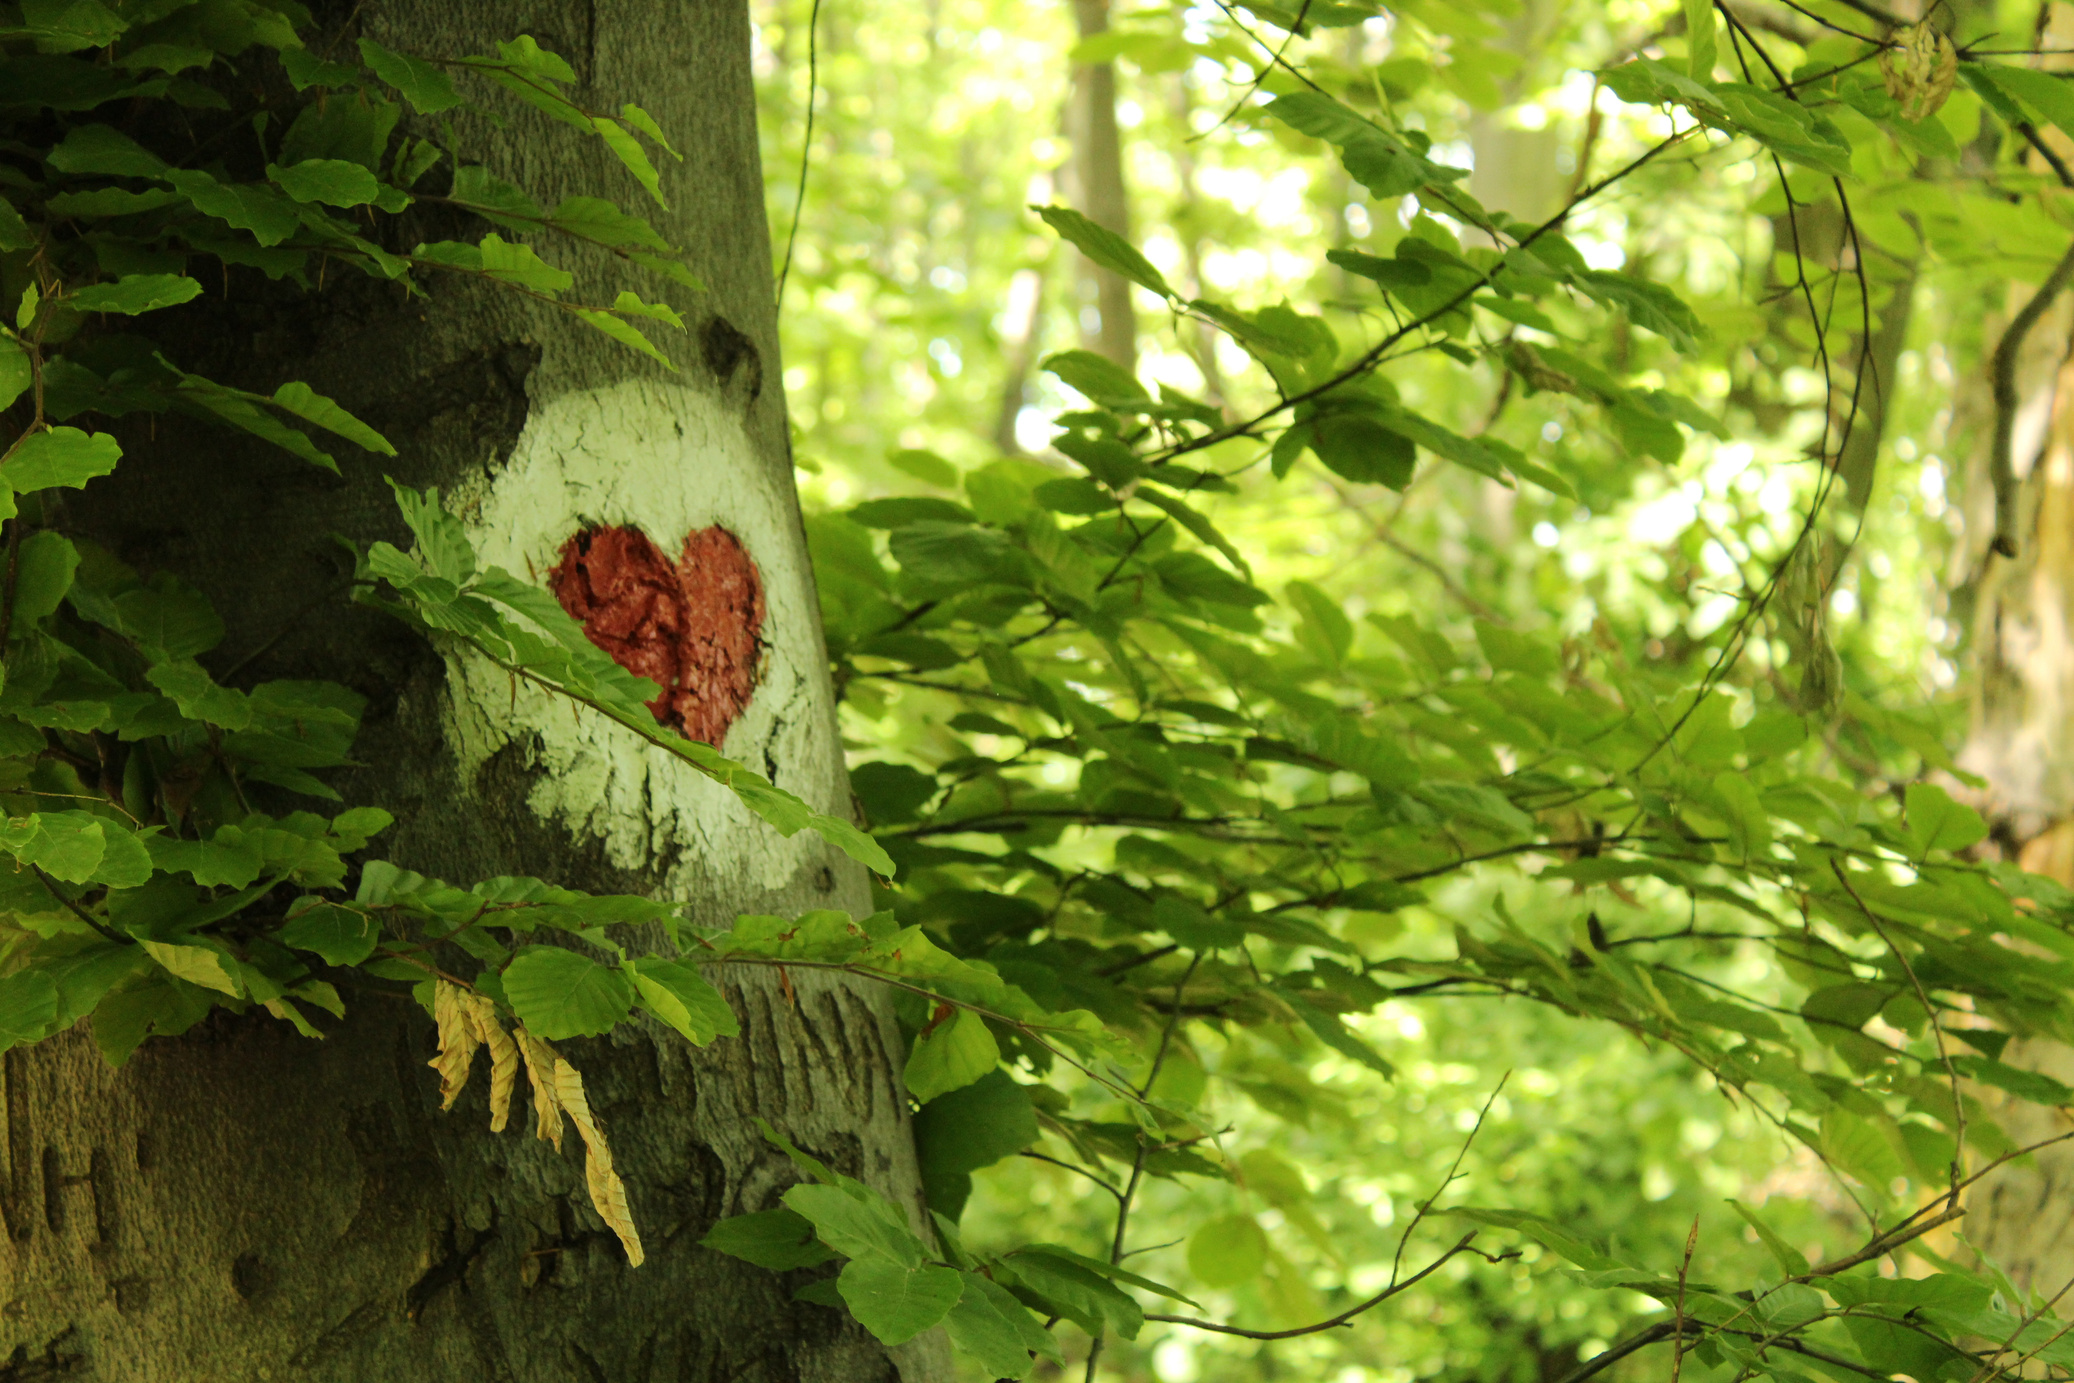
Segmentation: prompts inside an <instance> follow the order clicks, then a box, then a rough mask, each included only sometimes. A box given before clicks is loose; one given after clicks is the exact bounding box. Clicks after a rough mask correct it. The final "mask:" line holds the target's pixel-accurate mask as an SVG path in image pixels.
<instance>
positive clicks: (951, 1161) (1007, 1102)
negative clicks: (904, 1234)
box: [914, 1067, 1039, 1220]
mask: <svg viewBox="0 0 2074 1383" xmlns="http://www.w3.org/2000/svg"><path fill="white" fill-rule="evenodd" d="M1038 1132H1039V1130H1038V1127H1037V1111H1036V1108H1035V1106H1033V1105H1032V1104H1031V1102H1030V1092H1029V1089H1028V1088H1027V1087H1025V1086H1023V1085H1022V1084H1020V1083H1018V1082H1017V1081H1016V1080H1014V1079H1013V1078H1012V1077H1010V1076H1009V1074H1008V1073H1007V1072H1006V1071H1003V1070H1001V1069H1000V1068H999V1067H996V1068H995V1069H993V1070H991V1071H989V1072H987V1073H986V1074H985V1075H983V1076H981V1077H980V1078H979V1079H978V1080H976V1081H974V1082H973V1083H972V1084H970V1085H967V1086H964V1087H962V1088H960V1089H957V1090H953V1091H950V1092H948V1093H947V1094H943V1095H939V1096H937V1097H936V1098H935V1099H933V1100H931V1101H929V1103H927V1104H925V1105H923V1106H922V1108H921V1110H920V1111H919V1112H917V1113H916V1115H915V1117H914V1133H915V1157H916V1161H917V1162H918V1163H919V1164H920V1167H921V1172H922V1191H923V1194H924V1195H925V1196H927V1198H928V1201H929V1207H930V1209H932V1210H935V1211H936V1212H937V1213H939V1214H941V1215H945V1216H948V1217H949V1218H950V1219H952V1220H956V1219H957V1218H958V1216H959V1215H960V1214H961V1213H962V1212H963V1211H964V1208H965V1199H966V1197H967V1196H968V1195H969V1194H970V1193H971V1190H972V1177H971V1174H972V1173H973V1172H975V1171H977V1170H979V1169H980V1168H981V1167H990V1166H992V1165H993V1164H994V1163H996V1162H999V1161H1001V1160H1002V1159H1003V1158H1005V1157H1013V1156H1014V1155H1015V1154H1016V1153H1019V1152H1021V1151H1022V1150H1023V1149H1024V1148H1027V1147H1029V1146H1030V1145H1031V1144H1032V1143H1034V1142H1036V1141H1037V1138H1038Z"/></svg>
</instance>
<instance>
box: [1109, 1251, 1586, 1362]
mask: <svg viewBox="0 0 2074 1383" xmlns="http://www.w3.org/2000/svg"><path fill="white" fill-rule="evenodd" d="M1474 1238H1476V1232H1475V1231H1474V1230H1471V1231H1470V1232H1469V1233H1467V1234H1465V1235H1463V1236H1462V1237H1461V1239H1460V1240H1458V1241H1457V1242H1456V1243H1455V1245H1454V1247H1452V1248H1450V1249H1449V1250H1448V1251H1447V1252H1446V1253H1443V1254H1441V1255H1440V1257H1438V1258H1436V1259H1434V1260H1433V1261H1432V1262H1431V1263H1428V1264H1427V1265H1426V1266H1425V1267H1423V1268H1421V1269H1419V1270H1418V1271H1417V1272H1415V1273H1413V1274H1412V1275H1411V1276H1410V1277H1407V1278H1406V1279H1404V1281H1402V1282H1397V1283H1392V1284H1391V1285H1390V1286H1388V1287H1385V1288H1383V1290H1382V1291H1380V1292H1377V1293H1376V1294H1375V1295H1374V1296H1372V1297H1370V1298H1369V1299H1368V1300H1366V1301H1364V1302H1362V1303H1361V1304H1360V1305H1358V1306H1355V1307H1352V1308H1350V1309H1348V1310H1345V1311H1342V1312H1340V1313H1339V1314H1338V1315H1337V1316H1334V1317H1332V1318H1331V1319H1330V1320H1323V1321H1319V1322H1318V1323H1317V1324H1315V1325H1299V1326H1293V1327H1291V1328H1290V1329H1288V1330H1245V1329H1242V1328H1241V1327H1239V1326H1236V1325H1224V1324H1222V1323H1221V1322H1218V1321H1206V1320H1203V1319H1201V1318H1200V1317H1197V1316H1165V1315H1158V1314H1154V1313H1151V1312H1147V1313H1146V1316H1145V1319H1146V1320H1148V1321H1160V1322H1163V1323H1165V1324H1167V1325H1186V1326H1191V1327H1193V1328H1194V1329H1196V1330H1210V1331H1215V1332H1216V1333H1217V1334H1219V1335H1236V1336H1238V1337H1239V1338H1240V1339H1243V1340H1293V1339H1295V1338H1296V1337H1297V1336H1299V1335H1315V1334H1317V1333H1318V1332H1319V1331H1321V1330H1332V1329H1335V1328H1337V1327H1339V1326H1342V1325H1345V1324H1347V1322H1349V1321H1351V1320H1353V1319H1354V1317H1356V1316H1358V1315H1360V1314H1361V1313H1362V1312H1364V1311H1369V1310H1373V1309H1374V1308H1375V1307H1378V1306H1380V1305H1382V1304H1383V1303H1384V1302H1386V1301H1388V1300H1389V1299H1390V1298H1391V1297H1394V1296H1396V1295H1398V1294H1399V1293H1400V1292H1405V1291H1408V1290H1410V1289H1411V1288H1412V1287H1415V1286H1417V1285H1418V1284H1419V1283H1421V1282H1423V1281H1425V1280H1426V1279H1427V1278H1429V1277H1431V1276H1433V1274H1434V1273H1436V1272H1438V1271H1440V1267H1441V1265H1442V1264H1443V1263H1446V1262H1447V1261H1448V1260H1449V1259H1451V1258H1453V1257H1455V1256H1456V1255H1457V1254H1462V1253H1476V1252H1478V1250H1476V1249H1474V1248H1472V1247H1471V1246H1470V1241H1471V1240H1472V1239H1474ZM1500 1256H1501V1257H1502V1256H1503V1255H1500ZM1494 1261H1495V1260H1494ZM1566 1383H1567V1380H1566Z"/></svg>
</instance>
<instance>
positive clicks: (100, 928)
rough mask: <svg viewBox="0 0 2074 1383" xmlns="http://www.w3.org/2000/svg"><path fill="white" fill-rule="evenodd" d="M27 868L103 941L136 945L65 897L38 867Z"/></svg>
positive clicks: (128, 937)
mask: <svg viewBox="0 0 2074 1383" xmlns="http://www.w3.org/2000/svg"><path fill="white" fill-rule="evenodd" d="M29 868H30V869H31V870H33V871H35V874H36V877H37V878H39V879H41V880H42V881H43V886H44V887H45V888H46V889H49V890H50V896H51V897H53V898H55V899H57V900H58V901H59V902H60V903H63V904H64V905H65V911H67V912H69V913H71V914H72V915H73V916H74V917H76V918H78V919H79V920H80V921H82V922H84V923H86V925H87V926H89V927H92V928H93V929H94V930H95V931H96V932H97V933H99V934H100V935H101V937H102V938H103V939H104V940H107V941H113V942H115V943H116V944H117V945H120V946H134V945H136V944H137V938H135V937H133V936H124V935H123V934H122V933H121V932H118V931H116V930H115V929H113V928H112V927H110V926H108V924H107V923H105V922H102V921H101V920H100V919H99V918H97V917H95V916H94V915H93V914H92V913H90V912H88V911H87V910H86V909H85V908H83V907H81V906H79V904H77V903H75V902H73V901H72V900H71V899H70V898H68V897H66V896H65V893H64V891H63V890H62V889H60V888H59V887H58V886H57V882H56V881H55V880H53V879H52V878H51V877H50V875H48V874H46V873H44V872H43V870H42V868H41V867H40V866H37V865H33V864H32V865H30V866H29Z"/></svg>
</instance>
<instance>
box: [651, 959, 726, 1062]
mask: <svg viewBox="0 0 2074 1383" xmlns="http://www.w3.org/2000/svg"><path fill="white" fill-rule="evenodd" d="M627 969H628V970H629V971H630V972H631V973H632V974H633V977H634V988H635V990H636V991H637V992H638V993H639V995H640V1002H641V1007H643V1008H645V1009H647V1010H648V1011H649V1012H650V1013H652V1014H654V1015H655V1016H656V1017H658V1018H660V1019H662V1020H663V1022H665V1023H667V1024H669V1025H670V1026H671V1027H673V1028H675V1029H676V1030H677V1031H678V1032H679V1033H680V1034H682V1035H683V1037H684V1038H685V1040H686V1041H688V1042H690V1043H692V1044H693V1045H694V1046H700V1047H703V1046H705V1045H706V1044H707V1043H708V1042H711V1041H712V1040H713V1039H714V1038H716V1037H736V1036H739V1035H740V1034H741V1025H740V1024H739V1023H738V1022H737V1021H736V1019H735V1011H734V1010H733V1009H732V1008H730V1007H728V1003H727V1000H726V999H724V998H722V997H721V994H720V991H719V990H717V989H715V988H714V987H713V986H712V985H710V984H708V983H707V982H706V979H705V977H704V976H702V975H701V974H699V972H698V969H697V967H695V966H692V965H689V964H687V963H685V962H683V961H675V960H658V959H642V960H633V961H629V962H627Z"/></svg>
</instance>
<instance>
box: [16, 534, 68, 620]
mask: <svg viewBox="0 0 2074 1383" xmlns="http://www.w3.org/2000/svg"><path fill="white" fill-rule="evenodd" d="M14 566H15V570H14V618H15V619H16V620H17V621H18V622H19V624H21V625H26V624H29V623H33V622H34V621H36V620H40V619H42V618H43V617H44V616H45V615H49V614H52V613H55V612H56V610H57V608H58V606H59V605H60V604H62V603H63V602H64V599H65V593H66V592H67V591H69V590H71V589H72V574H73V573H74V572H76V571H77V570H78V569H79V549H78V548H76V547H74V546H73V545H72V540H71V539H70V538H67V537H65V536H64V535H63V534H62V533H53V532H50V531H49V530H48V529H46V530H44V531H43V532H41V533H33V534H31V535H30V536H28V537H27V538H24V539H23V540H22V543H21V546H20V547H19V548H17V549H16V551H15V564H14Z"/></svg>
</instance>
